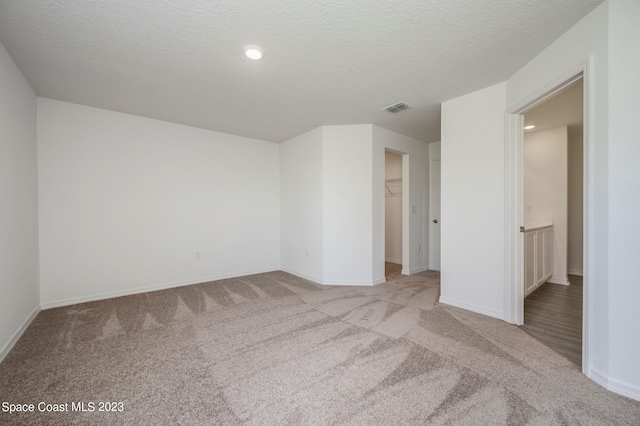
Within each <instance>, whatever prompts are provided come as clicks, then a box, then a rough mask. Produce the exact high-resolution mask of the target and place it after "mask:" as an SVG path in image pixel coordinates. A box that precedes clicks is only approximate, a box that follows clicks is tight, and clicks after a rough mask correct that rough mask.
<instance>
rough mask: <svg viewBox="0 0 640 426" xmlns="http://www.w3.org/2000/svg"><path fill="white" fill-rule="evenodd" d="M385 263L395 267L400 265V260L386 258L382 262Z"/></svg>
mask: <svg viewBox="0 0 640 426" xmlns="http://www.w3.org/2000/svg"><path fill="white" fill-rule="evenodd" d="M384 261H385V262H389V263H395V264H396V265H402V259H391V258H387V259H385V260H384Z"/></svg>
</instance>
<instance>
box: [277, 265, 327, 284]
mask: <svg viewBox="0 0 640 426" xmlns="http://www.w3.org/2000/svg"><path fill="white" fill-rule="evenodd" d="M280 270H281V271H282V272H286V273H287V274H291V275H295V276H296V277H300V278H304V279H305V280H308V281H311V282H313V283H316V284H320V285H322V279H321V278H317V277H313V276H311V275H307V274H303V273H302V272H298V271H294V270H293V269H289V268H280Z"/></svg>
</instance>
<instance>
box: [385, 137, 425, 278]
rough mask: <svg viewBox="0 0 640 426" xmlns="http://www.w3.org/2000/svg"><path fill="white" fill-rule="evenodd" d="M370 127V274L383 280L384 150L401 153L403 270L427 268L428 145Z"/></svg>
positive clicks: (408, 273)
mask: <svg viewBox="0 0 640 426" xmlns="http://www.w3.org/2000/svg"><path fill="white" fill-rule="evenodd" d="M372 130H373V191H374V192H373V250H374V253H373V277H374V282H382V281H384V214H383V212H384V210H383V208H384V199H385V197H384V158H385V150H386V149H391V150H393V151H395V152H400V153H403V156H402V185H403V187H402V203H403V217H402V228H403V230H402V232H403V239H402V273H403V274H405V275H410V274H416V273H418V272H422V271H425V270H427V265H428V263H427V261H428V250H427V247H428V241H429V230H428V227H427V212H428V208H429V203H428V187H429V179H428V176H429V145H428V144H427V143H425V142H422V141H419V140H417V139H414V138H410V137H408V136H404V135H401V134H399V133H396V132H392V131H391V130H387V129H383V128H382V127H378V126H372Z"/></svg>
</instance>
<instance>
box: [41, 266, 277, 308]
mask: <svg viewBox="0 0 640 426" xmlns="http://www.w3.org/2000/svg"><path fill="white" fill-rule="evenodd" d="M278 270H280V268H277V267H275V268H265V269H259V270H255V271H246V272H241V273H234V274H226V275H216V276H213V277H203V278H196V279H191V280H185V281H175V282H171V283H164V284H154V285H150V286H145V287H136V288H132V289H127V290H118V291H112V292H109V293H100V294H94V295H90V296H81V297H74V298H71V299H61V300H56V301H53V302H47V303H43V304H42V305H41V308H42V309H51V308H59V307H61V306H69V305H77V304H79V303H86V302H94V301H96V300H104V299H111V298H113V297H122V296H130V295H132V294H140V293H149V292H151V291H158V290H166V289H169V288H175V287H183V286H186V285H193V284H200V283H206V282H209V281H218V280H224V279H228V278H237V277H244V276H247V275H255V274H262V273H265V272H273V271H278Z"/></svg>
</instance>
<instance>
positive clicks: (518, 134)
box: [504, 113, 525, 325]
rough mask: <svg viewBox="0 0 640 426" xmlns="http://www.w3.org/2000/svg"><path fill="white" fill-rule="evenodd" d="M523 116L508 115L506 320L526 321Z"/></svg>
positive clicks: (506, 154) (506, 151) (506, 119)
mask: <svg viewBox="0 0 640 426" xmlns="http://www.w3.org/2000/svg"><path fill="white" fill-rule="evenodd" d="M523 128H524V116H523V115H521V114H509V113H507V114H505V175H506V179H505V233H504V234H505V243H504V244H505V271H504V273H505V280H504V282H505V291H504V307H505V311H504V320H505V321H507V322H509V323H511V324H516V325H522V324H524V297H525V294H524V243H523V241H522V238H523V235H524V234H522V233H521V232H520V226H521V225H523V224H524V215H523V208H522V206H523V204H524V200H523V194H524V182H523V181H522V179H518V176H521V175H522V170H521V168H522V165H523V160H522V147H523V144H524V129H523Z"/></svg>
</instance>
